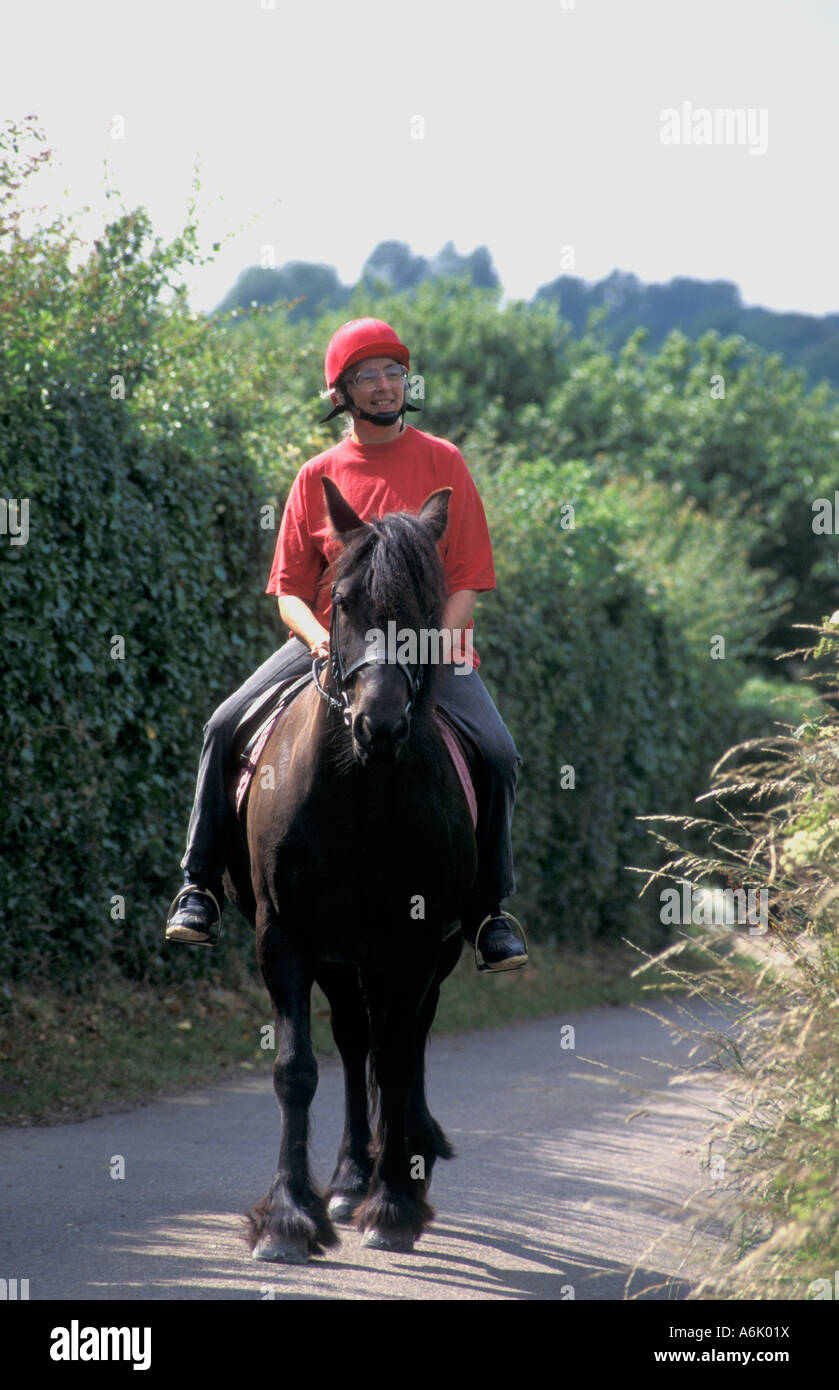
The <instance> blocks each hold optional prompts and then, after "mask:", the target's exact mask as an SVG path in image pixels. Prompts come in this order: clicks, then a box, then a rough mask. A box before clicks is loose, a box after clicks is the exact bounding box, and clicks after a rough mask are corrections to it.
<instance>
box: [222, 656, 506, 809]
mask: <svg viewBox="0 0 839 1390" xmlns="http://www.w3.org/2000/svg"><path fill="white" fill-rule="evenodd" d="M311 679H312V675H311V672H310V671H307V672H306V674H305V675H303V676H298V678H297V679H296V680H293V681H281V682H279V683H278V684H277V685H275V686H272V687H271V689H270V690H268V691H266V693H265V694H264V695H262V696H260V698H259V699H258V700H256V701H255V702H254V704H253V705H251V707H250V708H249V709H248V710H247V712H246V713H245V715H244V717H243V719H242V720H241V721H240V723H239V725H238V727H237V729H236V734H235V735H234V739H236V741H239V742H240V741H241V738H242V737H244V738H245V739H246V742H245V744H244V747H243V748H242V750H241V752H240V754H239V761H240V763H241V764H242V771H241V773H240V775H239V780H238V782H237V783H236V793H235V801H236V815H237V816H238V818H239V820H241V819H242V818H243V815H244V810H245V806H246V804H247V799H248V792H249V791H250V788H251V783H252V782H253V778H254V773H255V772H256V769H257V768H258V767H259V760H260V758H261V756H262V752H263V749H264V748H265V745H266V743H267V742H268V739H269V737H270V735H271V733H272V731H273V729H274V728H275V726H276V724H277V721H278V720H279V719H280V717H281V715H282V714H283V712H284V711H285V710H286V709H287V708H288V706H289V705H290V704H291V701H292V700H293V699H294V697H295V695H299V693H300V691H301V690H302V689H303V687H304V686H306V685H308V683H309V681H310V680H311ZM260 716H261V717H260ZM434 716H435V719H436V720H437V727H438V729H439V730H440V733H441V735H442V738H443V742H444V744H445V745H446V749H447V751H448V754H449V757H450V758H451V760H452V763H453V765H454V768H455V771H456V772H457V775H458V777H459V779H460V785H461V786H462V788H463V793H464V795H465V797H466V804H467V806H468V807H469V814H470V816H471V817H472V828H473V829H474V828H475V827H476V826H477V824H478V798H477V794H476V791H475V784H476V777H475V774H474V770H473V769H474V763H473V759H474V757H475V750H474V749H473V748H472V746H471V744H470V742H469V740H468V739H467V738H466V736H465V735H464V733H463V731H462V730H461V729H459V728H458V727H457V725H456V724H455V723H454V720H453V719H451V718H450V717H449V716H447V715H446V714H445V712H444V711H443V710H441V709H439V708H437V709H435V711H434ZM254 720H256V721H257V722H256V726H255V727H254Z"/></svg>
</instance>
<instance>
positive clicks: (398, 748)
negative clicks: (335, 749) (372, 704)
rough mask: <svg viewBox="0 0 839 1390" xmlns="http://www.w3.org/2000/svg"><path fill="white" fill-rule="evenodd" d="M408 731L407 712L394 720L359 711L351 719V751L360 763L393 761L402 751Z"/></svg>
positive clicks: (408, 734)
mask: <svg viewBox="0 0 839 1390" xmlns="http://www.w3.org/2000/svg"><path fill="white" fill-rule="evenodd" d="M410 732H411V720H410V717H409V716H408V715H407V714H400V715H399V717H398V718H397V719H395V720H394V719H385V718H381V717H376V716H375V715H373V714H372V713H365V712H362V713H359V714H357V715H356V716H355V718H354V719H353V721H352V735H353V752H354V753H355V756H356V758H357V759H358V761H359V762H360V763H361V764H362V765H366V764H368V763H394V762H396V760H397V758H398V757H399V756H400V754H401V753H402V752H403V751H404V749H405V746H406V744H407V742H408V738H409V736H410Z"/></svg>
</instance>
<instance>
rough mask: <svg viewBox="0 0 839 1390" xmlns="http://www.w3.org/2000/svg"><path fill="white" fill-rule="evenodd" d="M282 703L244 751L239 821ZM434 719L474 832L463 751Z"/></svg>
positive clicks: (469, 780)
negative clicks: (464, 799)
mask: <svg viewBox="0 0 839 1390" xmlns="http://www.w3.org/2000/svg"><path fill="white" fill-rule="evenodd" d="M294 693H295V694H296V693H297V692H296V691H295V692H294ZM285 703H286V701H284V702H283V705H281V706H280V708H279V709H275V710H274V712H273V713H272V714H271V716H270V717H269V718H268V719H267V720H266V721H265V723H264V724H263V725H262V728H261V729H260V730H259V733H258V735H257V737H256V739H255V741H254V742H253V743H252V744H251V745H250V747H249V748H248V750H247V758H246V761H245V767H244V770H243V772H242V774H241V776H240V778H239V781H238V783H237V784H236V815H237V816H238V817H239V819H240V820H241V817H242V808H243V806H244V803H245V799H246V797H247V794H248V790H249V788H250V785H251V782H252V781H253V775H254V773H255V772H256V769H257V768H258V766H259V759H260V757H261V756H262V750H263V748H264V747H265V745H266V743H267V742H268V738H269V736H270V734H271V731H272V730H273V728H274V725H275V724H276V722H277V720H278V719H279V717H280V715H281V713H282V711H283V708H284V706H285ZM435 717H436V720H437V728H438V729H439V730H440V733H441V734H442V736H443V742H444V743H445V745H446V748H447V749H448V753H449V757H450V758H451V760H452V762H453V763H454V767H455V771H456V772H457V775H458V777H459V778H460V785H461V786H462V787H463V793H464V795H465V797H466V804H467V805H468V807H469V814H470V816H471V817H472V828H473V829H474V828H475V827H476V826H477V824H478V800H477V797H476V796H475V788H474V786H473V784H472V778H471V776H470V775H469V768H468V765H467V763H466V759H465V757H464V756H463V752H462V750H461V747H460V743H459V742H458V739H457V735H456V734H455V732H454V730H453V729H452V728H451V726H450V724H449V723H448V721H447V720H446V719H443V718H442V717H441V716H440V714H439V713H438V714H436V716H435Z"/></svg>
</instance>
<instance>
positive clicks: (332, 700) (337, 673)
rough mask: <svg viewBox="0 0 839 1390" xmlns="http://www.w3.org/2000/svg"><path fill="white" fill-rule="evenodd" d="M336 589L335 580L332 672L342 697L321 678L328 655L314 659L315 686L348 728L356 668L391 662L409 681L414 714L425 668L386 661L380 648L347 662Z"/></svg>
mask: <svg viewBox="0 0 839 1390" xmlns="http://www.w3.org/2000/svg"><path fill="white" fill-rule="evenodd" d="M335 589H336V585H335V584H333V585H332V590H331V598H332V612H331V613H330V616H329V673H330V677H331V683H332V685H333V686H334V688H335V690H336V691H337V694H338V696H340V698H339V699H336V696H335V695H333V694H332V691H331V690H325V689H324V687H323V686H322V685H321V682H320V678H321V675H322V674H323V671H324V668H325V666H326V664H327V658H326V657H325V656H316V657H315V659H314V660H313V662H312V680H313V681H314V683H315V689H316V690H317V692H318V694H319V695H320V696H321V698H322V699H323V700H325V701H326V704H327V705H328V706H329V708H330V709H334V710H336V711H337V713H338V714H340V715H341V718H342V719H343V721H344V723H345V724H346V726H347V728H349V727H350V725H351V723H352V709H351V707H350V697H349V695H348V694H347V689H346V687H347V685H348V684H349V682H350V680H351V679H352V677H353V676H354V675H355V673H356V671H360V670H361V668H362V666H381V665H385V664H386V665H388V666H398V667H399V670H400V671H401V672H402V674H403V676H404V677H405V679H406V681H407V682H408V703H407V704H406V706H405V714H406V715H410V713H411V710H412V709H413V708H414V704H415V702H416V698H417V695H418V694H419V692H420V688H421V686H422V682H423V677H424V675H425V668H424V667H423V666H421V665H418V666H417V668H416V670H415V671H414V670H412V669H411V667H410V666H409V665H408V663H407V662H405V661H399V660H396V659H394V660H393V661H391V660H389V659H388V658H386V659H385V661H384V662H383V661H382V658H381V656H379V655H378V654H377V653H376V652H372V653H371V652H369V651H368V652H365V654H364V655H363V656H360V657H359V658H358V660H357V661H354V662H353V663H352V665H351V666H345V665H344V659H343V657H342V655H341V649H340V646H339V644H338V625H337V622H336V617H337V613H338V605H337V603H336V602H335ZM433 616H434V615H433V614H431V616H430V617H429V619H428V623H429V626H430V624H431V622H432V620H433Z"/></svg>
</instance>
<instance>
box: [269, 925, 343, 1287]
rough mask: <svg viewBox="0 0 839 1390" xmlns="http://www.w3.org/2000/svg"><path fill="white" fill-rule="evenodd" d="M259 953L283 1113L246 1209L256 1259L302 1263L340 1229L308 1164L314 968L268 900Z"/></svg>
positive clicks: (314, 1082) (312, 1087) (333, 1241)
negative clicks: (269, 1161)
mask: <svg viewBox="0 0 839 1390" xmlns="http://www.w3.org/2000/svg"><path fill="white" fill-rule="evenodd" d="M257 958H258V960H259V966H260V969H261V971H262V977H263V979H264V980H265V984H266V986H267V988H268V992H269V994H270V996H271V1001H272V1003H273V1005H274V1019H275V1025H276V1030H277V1058H276V1061H275V1063H274V1090H275V1092H276V1096H277V1100H278V1102H279V1105H280V1110H281V1112H282V1120H283V1127H282V1139H281V1144H280V1154H279V1159H278V1162H277V1173H276V1176H275V1178H274V1181H273V1182H272V1184H271V1187H270V1188H269V1190H268V1193H267V1195H266V1196H265V1197H263V1199H262V1201H261V1202H258V1203H257V1204H256V1205H255V1206H253V1207H251V1209H250V1211H249V1212H248V1213H247V1219H248V1224H249V1231H248V1239H249V1243H250V1246H251V1249H252V1251H253V1255H254V1259H257V1260H285V1261H288V1262H290V1263H293V1264H302V1263H304V1262H305V1261H306V1260H307V1259H308V1257H309V1255H320V1254H322V1253H323V1247H324V1246H331V1245H337V1243H338V1236H337V1233H336V1231H335V1228H334V1227H333V1225H332V1222H331V1221H330V1219H329V1216H328V1214H327V1211H326V1207H325V1205H324V1201H323V1197H322V1196H321V1194H320V1193H319V1192H318V1191H317V1189H316V1188H315V1186H314V1184H313V1182H312V1178H311V1174H310V1171H309V1107H310V1105H311V1103H312V1098H313V1096H314V1094H315V1088H316V1086H317V1077H318V1069H317V1063H316V1061H315V1055H314V1052H313V1051H312V1043H311V1037H310V1033H309V998H310V994H311V989H312V980H313V978H314V967H313V964H312V963H311V962H310V961H306V960H305V959H304V958H303V956H302V955H301V953H300V952H299V951H297V950H296V949H295V948H294V946H293V944H292V943H291V942H290V941H289V938H288V936H287V934H286V933H285V932H283V931H282V929H281V927H280V925H279V922H278V921H277V919H276V917H275V916H274V913H273V909H272V908H271V906H270V905H269V904H267V903H266V902H265V901H261V902H260V903H259V906H258V909H257Z"/></svg>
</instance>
